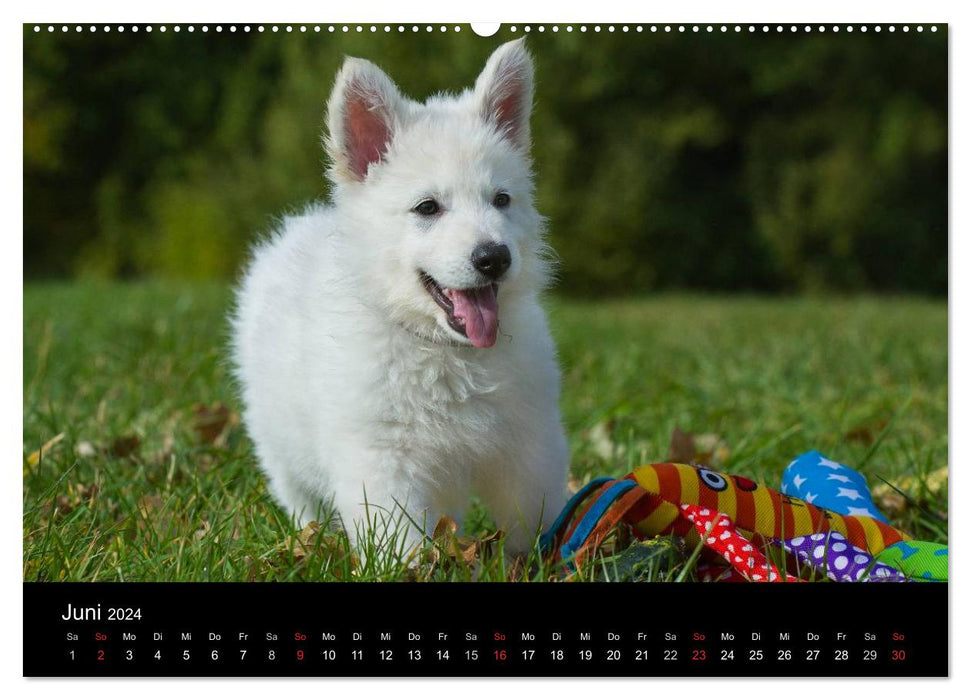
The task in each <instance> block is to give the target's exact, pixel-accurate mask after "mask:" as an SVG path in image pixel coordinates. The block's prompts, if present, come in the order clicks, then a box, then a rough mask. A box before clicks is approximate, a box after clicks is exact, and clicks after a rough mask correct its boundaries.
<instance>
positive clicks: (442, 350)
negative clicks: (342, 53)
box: [234, 41, 568, 552]
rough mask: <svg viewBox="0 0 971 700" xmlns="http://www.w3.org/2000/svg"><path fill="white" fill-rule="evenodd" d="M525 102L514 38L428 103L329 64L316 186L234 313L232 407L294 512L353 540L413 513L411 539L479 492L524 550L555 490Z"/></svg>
mask: <svg viewBox="0 0 971 700" xmlns="http://www.w3.org/2000/svg"><path fill="white" fill-rule="evenodd" d="M532 99H533V67H532V62H531V60H530V57H529V55H528V54H527V52H526V50H525V48H524V46H523V43H522V41H514V42H510V43H508V44H505V45H503V46H500V47H499V48H498V49H497V50H496V51H495V53H493V54H492V56H491V57H490V58H489V60H488V62H487V63H486V66H485V69H484V70H483V72H482V74H481V75H480V76H479V78H478V80H477V81H476V83H475V87H474V89H472V90H466V91H465V92H463V93H462V94H460V95H454V96H452V95H438V96H434V97H432V98H430V99H428V101H427V102H425V103H424V104H421V103H418V102H415V101H412V100H410V99H408V98H407V97H404V96H403V95H401V94H400V93H399V91H398V89H397V88H396V86H395V85H394V83H393V82H392V81H391V80H390V79H389V78H388V76H387V75H385V74H384V73H383V72H382V71H381V70H380V69H379V68H378V67H377V66H375V65H374V64H372V63H370V62H368V61H364V60H361V59H357V58H348V59H346V60H345V62H344V65H343V67H342V68H341V70H340V73H339V74H338V76H337V81H336V84H335V86H334V89H333V93H332V94H331V97H330V100H329V102H328V105H327V108H328V119H327V121H328V131H329V134H328V136H327V137H326V139H325V144H326V149H327V152H328V154H329V156H330V161H331V165H330V168H329V171H328V174H329V177H330V179H331V181H332V183H333V189H332V201H331V203H330V204H329V205H326V206H325V205H314V206H311V207H310V208H308V209H307V210H306V211H305V212H304V213H303V214H301V215H299V216H293V217H287V218H286V219H284V220H283V221H282V223H281V224H280V226H279V229H278V231H277V233H276V234H275V235H274V236H273V237H272V238H271V239H270V240H268V241H266V242H264V243H262V244H260V245H259V246H257V248H256V249H255V251H254V254H253V259H252V263H251V265H250V267H249V270H248V272H247V273H246V275H245V278H244V279H243V282H242V285H241V287H240V289H239V293H238V299H237V309H236V313H235V318H234V351H235V352H234V354H235V357H234V359H235V363H236V368H237V377H238V379H239V382H240V384H241V386H242V394H243V399H244V402H245V406H246V407H245V422H246V425H247V428H248V430H249V433H250V435H251V436H252V438H253V441H254V443H255V445H256V452H257V455H258V457H259V461H260V463H261V465H262V468H263V471H264V472H265V473H266V475H267V477H268V478H269V483H270V487H271V489H272V492H273V494H274V495H275V496H276V498H277V500H278V501H279V502H280V504H281V505H282V506H283V507H284V508H285V509H287V511H288V512H290V513H292V514H294V515H295V516H296V518H297V521H298V523H301V524H302V523H305V522H307V521H309V520H313V519H316V518H319V517H320V514H321V512H323V509H324V508H326V507H327V506H328V505H333V507H334V509H335V510H336V512H337V513H338V514H339V515H340V518H341V520H342V521H343V523H344V526H345V527H346V528H347V529H348V531H349V532H350V533H351V534H352V535H357V536H358V537H359V536H360V535H361V534H362V533H363V532H365V531H366V530H365V528H375V527H380V528H384V529H385V531H384V532H383V533H380V537H387V536H388V535H389V533H388V532H387V531H386V528H387V527H388V523H390V522H394V523H397V524H398V525H399V526H401V525H411V527H410V532H409V533H408V534H406V535H405V536H404V537H403V538H401V539H399V540H397V541H398V542H399V543H403V544H405V545H407V546H412V545H414V544H416V543H417V542H418V541H419V540H420V537H421V534H422V531H423V530H424V531H425V532H426V533H427V532H428V531H429V530H430V529H431V528H433V527H434V525H435V522H436V521H437V519H438V518H439V517H440V516H441V515H443V514H445V515H449V516H450V517H452V518H454V519H455V520H456V521H458V522H459V523H461V519H462V515H463V513H464V512H465V510H466V508H467V507H468V504H469V497H470V496H471V495H472V494H476V495H478V496H479V497H480V498H481V499H482V500H483V502H484V503H485V505H486V506H487V508H488V509H489V511H490V513H491V514H492V516H493V517H494V518H495V519H496V521H497V523H498V525H499V526H500V527H501V528H503V529H504V530H505V531H506V533H507V540H506V550H507V551H511V552H522V551H524V550H526V549H528V548H529V547H531V546H532V544H533V541H534V538H535V536H536V534H537V533H538V532H539V531H540V530H541V529H542V528H544V527H546V526H547V525H549V523H550V522H552V520H553V519H554V518H555V517H556V515H557V513H558V512H559V510H560V508H561V506H562V505H563V503H564V499H565V494H566V474H567V464H568V450H567V445H566V440H565V438H564V435H563V429H562V426H561V424H560V416H559V410H558V407H557V402H558V397H559V372H558V369H557V365H556V361H555V348H554V345H553V341H552V339H551V338H550V333H549V330H548V328H547V324H546V319H545V317H544V314H543V311H542V309H541V308H540V304H539V300H538V296H539V294H540V292H541V291H542V289H543V288H544V287H545V286H546V284H547V282H548V277H549V265H548V259H547V256H546V252H547V251H546V248H545V246H544V243H543V236H542V233H543V220H542V218H541V217H540V216H539V214H537V212H536V210H535V209H534V207H533V183H532V173H531V162H530V156H529V143H530V129H529V116H530V111H531V107H532ZM399 508H400V509H403V510H397V509H399ZM395 512H397V513H399V514H401V515H404V516H405V517H394V516H393V514H394V513H395ZM398 534H399V535H400V534H401V533H400V532H399V533H398Z"/></svg>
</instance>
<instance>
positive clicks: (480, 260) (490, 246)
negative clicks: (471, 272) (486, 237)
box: [472, 243, 512, 280]
mask: <svg viewBox="0 0 971 700" xmlns="http://www.w3.org/2000/svg"><path fill="white" fill-rule="evenodd" d="M510 263H512V255H511V254H510V252H509V246H507V245H504V244H502V243H483V244H482V245H480V246H478V247H477V248H476V249H475V250H473V251H472V264H473V265H474V266H475V269H476V270H478V271H479V272H481V273H482V274H483V275H486V276H487V277H489V278H490V279H494V280H497V279H499V278H500V277H502V275H503V274H504V273H505V272H506V270H508V269H509V265H510Z"/></svg>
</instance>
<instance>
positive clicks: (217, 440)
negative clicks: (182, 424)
mask: <svg viewBox="0 0 971 700" xmlns="http://www.w3.org/2000/svg"><path fill="white" fill-rule="evenodd" d="M192 410H193V412H194V413H195V415H194V417H193V419H192V429H193V430H194V431H195V433H196V435H197V436H198V437H199V441H200V442H202V443H204V444H207V445H216V446H217V447H218V446H222V445H223V444H224V443H225V441H226V433H227V429H228V428H229V427H230V426H231V425H233V424H234V423H235V422H236V420H235V419H236V416H235V415H234V414H233V412H232V411H230V410H229V407H228V406H226V405H225V404H224V403H223V402H222V401H216V402H215V403H214V404H212V406H206V405H205V404H202V403H197V404H195V405H194V406H193V407H192Z"/></svg>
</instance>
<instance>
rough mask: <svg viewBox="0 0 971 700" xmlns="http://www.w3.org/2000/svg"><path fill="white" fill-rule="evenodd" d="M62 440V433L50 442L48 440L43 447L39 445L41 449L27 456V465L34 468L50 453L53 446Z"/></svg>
mask: <svg viewBox="0 0 971 700" xmlns="http://www.w3.org/2000/svg"><path fill="white" fill-rule="evenodd" d="M63 439H64V433H58V434H57V435H55V436H54V437H52V438H51V439H50V440H48V441H47V442H45V443H44V444H43V445H41V448H40V449H39V450H36V451H34V452H31V453H30V455H28V456H27V464H28V465H29V466H31V467H36V466H37V463H38V462H40V461H41V459H42V458H43V457H44V455H45V454H47V453H48V452H50V451H51V450H52V449H53V448H54V446H55V445H57V443H59V442H60V441H61V440H63Z"/></svg>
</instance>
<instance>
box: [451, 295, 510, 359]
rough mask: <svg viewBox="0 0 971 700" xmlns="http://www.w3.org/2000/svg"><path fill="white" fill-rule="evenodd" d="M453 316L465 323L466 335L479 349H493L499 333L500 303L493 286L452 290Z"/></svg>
mask: <svg viewBox="0 0 971 700" xmlns="http://www.w3.org/2000/svg"><path fill="white" fill-rule="evenodd" d="M451 291H452V293H451V298H452V307H453V309H452V315H453V316H455V318H458V319H462V320H463V321H465V334H466V335H467V336H469V340H470V341H472V344H473V345H474V346H475V347H477V348H491V347H492V346H493V345H495V344H496V335H497V334H498V332H499V303H498V301H496V290H495V289H494V288H493V287H492V285H491V284H489V285H486V286H485V287H479V288H478V289H453V290H451Z"/></svg>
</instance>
